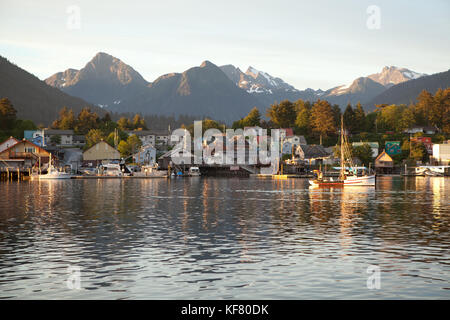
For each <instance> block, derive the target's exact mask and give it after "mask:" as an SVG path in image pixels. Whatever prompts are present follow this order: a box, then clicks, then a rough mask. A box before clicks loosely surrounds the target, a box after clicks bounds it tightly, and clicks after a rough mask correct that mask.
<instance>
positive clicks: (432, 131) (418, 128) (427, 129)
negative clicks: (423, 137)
mask: <svg viewBox="0 0 450 320" xmlns="http://www.w3.org/2000/svg"><path fill="white" fill-rule="evenodd" d="M438 131H439V130H438V129H436V128H435V127H427V126H414V127H411V128H409V129H407V130H405V131H403V132H404V133H409V134H414V133H418V132H422V133H426V134H436V133H437V132H438Z"/></svg>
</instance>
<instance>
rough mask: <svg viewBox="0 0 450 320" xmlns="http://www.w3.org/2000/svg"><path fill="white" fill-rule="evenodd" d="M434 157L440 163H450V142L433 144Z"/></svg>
mask: <svg viewBox="0 0 450 320" xmlns="http://www.w3.org/2000/svg"><path fill="white" fill-rule="evenodd" d="M432 159H433V160H434V161H435V162H437V163H438V164H442V165H446V164H449V163H450V143H442V144H433V156H432Z"/></svg>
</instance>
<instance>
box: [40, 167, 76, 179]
mask: <svg viewBox="0 0 450 320" xmlns="http://www.w3.org/2000/svg"><path fill="white" fill-rule="evenodd" d="M70 178H72V175H71V174H70V173H67V172H63V171H58V170H56V169H55V168H54V167H53V166H50V168H49V169H48V172H47V174H40V175H39V180H49V179H52V180H53V179H70Z"/></svg>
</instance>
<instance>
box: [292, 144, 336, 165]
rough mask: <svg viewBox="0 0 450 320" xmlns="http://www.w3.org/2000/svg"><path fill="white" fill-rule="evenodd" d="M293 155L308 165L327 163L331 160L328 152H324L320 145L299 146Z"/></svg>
mask: <svg viewBox="0 0 450 320" xmlns="http://www.w3.org/2000/svg"><path fill="white" fill-rule="evenodd" d="M295 155H296V156H297V157H298V158H299V159H300V160H303V161H306V162H308V163H309V164H310V165H314V164H318V163H324V162H328V161H327V160H329V159H331V155H332V154H330V153H329V152H327V151H326V150H325V148H324V147H323V146H322V145H317V144H312V145H304V144H301V145H299V146H297V148H296V149H295Z"/></svg>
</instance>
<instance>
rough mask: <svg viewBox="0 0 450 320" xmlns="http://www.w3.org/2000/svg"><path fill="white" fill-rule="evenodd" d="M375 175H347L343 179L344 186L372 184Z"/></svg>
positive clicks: (373, 183)
mask: <svg viewBox="0 0 450 320" xmlns="http://www.w3.org/2000/svg"><path fill="white" fill-rule="evenodd" d="M375 181H376V179H375V175H370V176H362V177H347V178H346V179H345V180H344V186H374V185H375Z"/></svg>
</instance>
